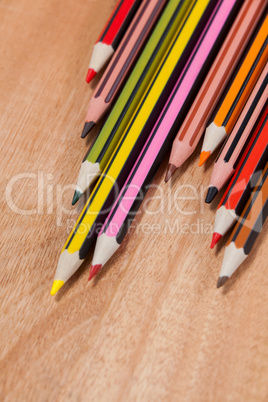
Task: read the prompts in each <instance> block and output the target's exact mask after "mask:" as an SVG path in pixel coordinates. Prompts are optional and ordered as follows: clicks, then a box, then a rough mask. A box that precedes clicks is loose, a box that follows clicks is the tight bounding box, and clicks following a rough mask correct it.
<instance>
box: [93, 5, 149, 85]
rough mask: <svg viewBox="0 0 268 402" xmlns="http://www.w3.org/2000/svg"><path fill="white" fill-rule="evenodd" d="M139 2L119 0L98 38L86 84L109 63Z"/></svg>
mask: <svg viewBox="0 0 268 402" xmlns="http://www.w3.org/2000/svg"><path fill="white" fill-rule="evenodd" d="M140 3H141V0H119V1H118V2H117V4H116V6H115V8H114V10H113V12H112V14H111V15H110V18H109V20H108V21H107V23H106V25H105V27H104V28H103V30H102V32H101V34H100V36H99V37H98V39H97V41H96V43H95V45H94V49H93V53H92V56H91V60H90V63H89V67H88V72H87V77H86V82H88V83H89V82H90V81H91V80H92V79H93V78H94V77H95V75H96V74H97V73H98V72H99V71H100V70H101V69H102V67H103V66H104V65H105V64H106V63H107V62H108V61H109V59H110V58H111V57H112V55H113V54H114V52H115V50H116V48H117V47H118V45H119V43H120V41H121V39H122V37H123V35H124V33H125V32H126V30H127V28H128V26H129V24H130V23H131V20H132V18H133V16H134V15H135V13H136V11H137V9H138V7H139V5H140Z"/></svg>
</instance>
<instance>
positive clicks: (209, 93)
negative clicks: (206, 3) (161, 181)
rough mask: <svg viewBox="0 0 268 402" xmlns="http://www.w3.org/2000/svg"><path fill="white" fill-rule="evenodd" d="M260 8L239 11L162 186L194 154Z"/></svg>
mask: <svg viewBox="0 0 268 402" xmlns="http://www.w3.org/2000/svg"><path fill="white" fill-rule="evenodd" d="M264 8H265V2H263V0H254V1H252V0H246V1H245V2H244V4H243V6H242V7H241V10H240V11H239V14H238V16H237V17H236V19H235V21H234V23H233V25H232V27H231V29H230V31H229V33H228V35H227V37H226V39H225V41H224V43H223V45H222V47H221V49H220V51H219V53H218V55H217V57H216V59H215V61H214V63H213V65H212V67H211V69H210V70H209V73H208V75H207V77H206V79H205V81H204V83H203V85H202V87H201V88H200V91H199V92H198V94H197V96H196V98H195V100H194V102H193V104H192V106H191V109H190V110H189V112H188V114H187V116H186V118H185V120H184V122H183V124H182V126H181V128H180V130H179V132H178V134H177V135H176V138H175V140H174V142H173V144H172V149H171V154H170V158H169V164H168V169H167V174H166V177H165V181H166V182H167V181H168V180H169V179H170V178H171V176H172V175H173V174H174V173H175V171H176V169H178V168H179V167H180V166H181V165H182V164H183V163H184V162H185V161H186V160H187V159H188V158H189V157H190V156H191V154H192V153H193V151H194V150H195V148H196V146H197V144H198V142H199V140H200V138H201V136H202V135H203V133H204V132H205V129H206V126H207V123H208V119H209V117H210V113H211V110H213V109H214V107H215V106H216V104H217V103H218V101H219V99H220V97H221V95H222V93H223V91H224V87H225V83H227V82H228V81H229V78H230V77H231V75H232V73H233V71H234V69H235V67H236V64H237V61H238V60H239V58H240V56H241V55H242V53H243V51H244V50H245V47H246V45H247V40H248V38H249V37H250V36H251V34H252V33H253V31H254V29H255V27H256V25H257V23H258V20H259V19H260V16H261V15H262V12H263V10H264Z"/></svg>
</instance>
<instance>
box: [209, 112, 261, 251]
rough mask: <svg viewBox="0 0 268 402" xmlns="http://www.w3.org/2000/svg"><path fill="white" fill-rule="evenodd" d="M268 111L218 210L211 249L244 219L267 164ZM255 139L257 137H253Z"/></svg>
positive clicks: (257, 128)
mask: <svg viewBox="0 0 268 402" xmlns="http://www.w3.org/2000/svg"><path fill="white" fill-rule="evenodd" d="M267 114H268V107H267V106H266V109H265V110H264V112H263V113H262V115H261V116H260V121H259V124H258V126H257V127H256V133H257V135H256V138H255V141H254V142H252V144H251V146H250V147H249V149H248V152H246V153H245V154H244V155H243V157H242V159H241V161H240V163H239V165H238V167H237V170H236V172H235V174H234V176H233V178H232V180H231V182H230V184H229V186H228V187H227V189H226V191H225V193H224V195H223V197H222V199H221V202H220V204H219V206H218V209H217V212H216V217H215V223H214V233H213V237H212V243H211V248H213V247H214V246H215V244H216V243H218V241H219V240H220V239H221V238H222V236H224V235H225V233H227V232H228V230H229V229H231V227H232V226H233V225H234V224H235V222H236V221H237V219H238V218H239V216H240V215H241V213H242V211H243V209H244V207H245V204H246V202H247V201H248V198H249V196H250V193H251V191H252V190H253V188H254V187H255V186H256V183H257V181H258V180H259V177H260V175H261V173H262V170H263V169H264V167H265V164H266V162H267V160H268V121H267ZM254 137H255V136H254Z"/></svg>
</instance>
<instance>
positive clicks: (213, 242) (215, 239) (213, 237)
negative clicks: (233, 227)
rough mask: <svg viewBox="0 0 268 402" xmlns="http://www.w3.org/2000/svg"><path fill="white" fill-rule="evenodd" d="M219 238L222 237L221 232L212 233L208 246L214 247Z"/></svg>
mask: <svg viewBox="0 0 268 402" xmlns="http://www.w3.org/2000/svg"><path fill="white" fill-rule="evenodd" d="M221 238H222V235H221V234H219V233H216V232H215V233H213V235H212V241H211V245H210V248H214V247H215V246H216V244H217V243H218V242H219V241H220V239H221Z"/></svg>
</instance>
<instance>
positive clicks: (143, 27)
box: [82, 0, 167, 138]
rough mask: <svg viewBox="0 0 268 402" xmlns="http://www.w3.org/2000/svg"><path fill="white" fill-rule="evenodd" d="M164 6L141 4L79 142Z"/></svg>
mask: <svg viewBox="0 0 268 402" xmlns="http://www.w3.org/2000/svg"><path fill="white" fill-rule="evenodd" d="M166 2H167V0H143V1H142V3H141V5H140V7H139V9H138V11H137V14H136V15H135V18H134V19H133V21H132V23H131V25H130V26H129V28H128V30H127V32H126V33H125V35H124V37H123V39H122V42H121V44H120V46H119V47H118V49H117V51H116V52H115V54H114V56H113V58H112V60H111V61H110V63H109V65H108V67H107V69H106V71H105V73H104V75H103V77H102V79H101V81H100V82H99V84H98V86H97V88H96V89H95V91H94V93H93V96H92V98H91V100H90V102H89V107H88V111H87V115H86V122H85V125H84V129H83V132H82V138H84V137H85V136H86V135H87V134H88V133H89V131H90V130H91V128H92V127H94V125H95V124H96V123H97V122H98V121H99V120H100V119H101V117H102V116H103V115H104V114H105V113H106V112H107V110H108V109H109V107H110V106H111V104H112V101H113V100H114V98H115V96H116V94H117V93H118V91H119V90H120V88H121V86H122V84H123V82H124V79H125V77H126V75H127V73H128V72H129V71H130V69H131V67H132V66H133V64H134V62H135V60H136V59H137V57H138V55H139V51H140V50H141V47H142V45H143V44H144V42H145V41H146V39H147V38H148V36H149V34H150V32H151V30H152V28H153V26H154V23H155V21H156V19H157V17H158V16H159V14H160V12H161V11H162V9H163V7H164V5H165V4H166Z"/></svg>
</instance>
